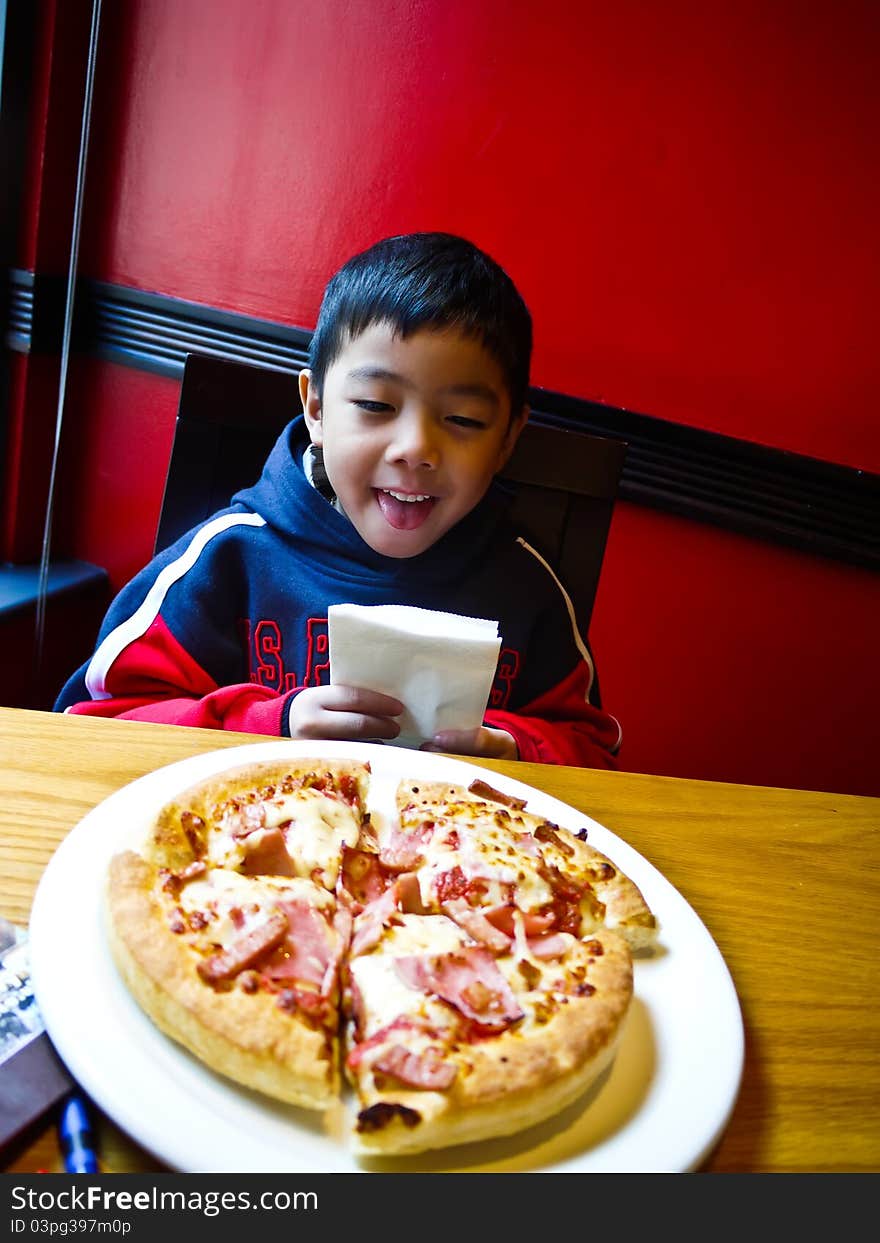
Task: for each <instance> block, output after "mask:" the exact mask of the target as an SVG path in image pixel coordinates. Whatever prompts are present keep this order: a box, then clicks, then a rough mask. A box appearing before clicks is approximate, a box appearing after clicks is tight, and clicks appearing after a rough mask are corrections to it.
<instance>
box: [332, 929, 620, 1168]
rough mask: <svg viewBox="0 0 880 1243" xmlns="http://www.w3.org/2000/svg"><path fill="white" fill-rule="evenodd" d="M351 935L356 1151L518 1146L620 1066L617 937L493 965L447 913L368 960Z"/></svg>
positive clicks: (371, 949)
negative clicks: (507, 1139)
mask: <svg viewBox="0 0 880 1243" xmlns="http://www.w3.org/2000/svg"><path fill="white" fill-rule="evenodd" d="M359 918H363V916H360V917H359ZM355 925H356V928H355V939H354V940H353V942H352V952H351V956H350V958H349V962H348V984H347V990H346V992H347V997H346V1009H347V1012H348V1014H349V1021H348V1026H347V1029H346V1036H345V1046H344V1047H345V1072H346V1075H347V1076H348V1078H349V1080H350V1082H351V1083H352V1084H353V1085H354V1087H355V1090H356V1092H357V1096H358V1102H359V1110H358V1113H357V1120H356V1123H355V1130H354V1136H353V1147H354V1149H355V1150H356V1151H357V1152H359V1153H361V1154H374V1155H380V1154H381V1155H399V1154H405V1153H418V1152H422V1151H425V1150H426V1149H433V1148H440V1147H448V1146H450V1145H454V1144H463V1143H470V1142H473V1141H475V1140H482V1139H487V1138H492V1137H497V1136H504V1135H510V1134H513V1133H514V1132H518V1131H521V1130H523V1129H524V1128H526V1127H529V1126H532V1125H534V1124H536V1123H538V1122H541V1121H543V1120H544V1119H546V1118H548V1117H551V1116H552V1115H554V1114H556V1113H558V1112H559V1110H561V1109H563V1108H565V1107H566V1106H567V1105H568V1104H570V1103H571V1102H572V1101H574V1100H575V1099H576V1098H577V1097H578V1096H580V1095H581V1093H583V1092H584V1091H585V1090H586V1088H587V1087H588V1086H589V1085H590V1084H591V1083H592V1082H593V1081H594V1080H595V1079H596V1077H597V1076H598V1075H599V1074H600V1073H601V1072H602V1070H603V1069H604V1068H605V1067H606V1066H607V1065H608V1064H609V1062H610V1061H611V1059H612V1057H613V1055H614V1052H615V1050H616V1048H617V1045H618V1043H619V1039H620V1035H621V1032H622V1028H623V1021H624V1018H625V1016H626V1013H627V1009H628V1007H629V1003H630V999H631V997H632V963H631V959H630V954H629V950H628V948H627V945H626V943H625V942H624V941H623V940H622V939H621V938H620V937H619V936H617V934H615V933H613V932H609V931H607V930H602V931H601V932H600V933H598V934H597V935H596V936H594V937H592V938H590V940H589V941H587V942H584V941H581V940H579V939H578V938H576V937H574V936H572V935H570V934H558V935H557V936H556V937H555V939H554V943H553V945H552V946H551V945H549V944H545V945H544V946H542V951H541V955H540V956H538V955H537V954H536V953H533V952H532V951H531V950H530V949H529V948H528V946H527V945H525V944H517V945H512V944H508V946H507V947H506V949H505V950H504V952H503V953H496V952H493V951H492V950H490V949H489V948H488V946H486V945H484V944H482V943H481V942H479V941H476V940H474V938H473V937H471V936H470V935H469V934H468V933H467V932H466V931H465V930H464V928H463V927H462V926H461V924H460V923H459V922H457V921H455V920H453V919H451V918H449V917H448V916H446V915H443V914H429V915H418V914H413V913H410V912H400V911H398V912H397V913H396V914H394V915H392V916H390V918H389V919H388V921H387V922H386V923H385V924H384V925H383V927H382V930H381V935H380V936H379V938H378V939H374V938H370V940H369V941H368V942H367V944H366V948H362V945H363V943H362V942H361V943H360V945H359V941H358V936H357V932H358V930H357V920H356V921H355ZM359 949H360V952H357V951H358V950H359Z"/></svg>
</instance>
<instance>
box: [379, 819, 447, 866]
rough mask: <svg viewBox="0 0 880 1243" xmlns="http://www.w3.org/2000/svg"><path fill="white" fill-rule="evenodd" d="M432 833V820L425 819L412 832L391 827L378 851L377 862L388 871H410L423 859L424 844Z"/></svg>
mask: <svg viewBox="0 0 880 1243" xmlns="http://www.w3.org/2000/svg"><path fill="white" fill-rule="evenodd" d="M433 833H434V822H433V820H425V821H424V822H423V823H422V824H420V825H419V827H418V828H417V829H415V830H414V831H412V832H407V831H405V830H404V829H397V828H395V829H392V831H391V836H390V838H389V840H388V841H387V842H386V843H385V845H384V846H383V847H382V849H381V850H380V851H379V862H380V863H381V864H382V866H383V867H385V868H387V869H388V871H389V872H411V871H412V870H413V869H414V868H416V867H418V865H419V864H420V863H421V862H422V861H423V859H424V857H425V846H426V845H427V843H428V842H429V841H430V840H431V837H432V835H433Z"/></svg>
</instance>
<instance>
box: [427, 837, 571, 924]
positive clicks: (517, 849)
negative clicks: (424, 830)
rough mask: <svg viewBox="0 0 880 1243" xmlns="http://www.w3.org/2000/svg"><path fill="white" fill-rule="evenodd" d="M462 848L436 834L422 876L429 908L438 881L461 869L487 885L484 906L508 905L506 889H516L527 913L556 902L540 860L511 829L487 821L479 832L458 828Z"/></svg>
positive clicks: (517, 899)
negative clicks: (541, 868)
mask: <svg viewBox="0 0 880 1243" xmlns="http://www.w3.org/2000/svg"><path fill="white" fill-rule="evenodd" d="M454 828H455V831H456V834H457V836H458V847H457V848H453V847H452V846H451V845H450V843H449V841H448V839H447V837H446V835H445V833H444V834H441V833H436V834H435V835H434V838H432V840H431V842H430V845H429V847H428V857H427V859H426V866H425V868H424V869H423V871H422V873H421V875H420V888H421V893H422V901H423V902H424V903H425V904H426V905H427V904H428V902H429V900H430V893H431V890H432V888H433V887H434V886H435V885H436V880H437V878H438V877H439V876H440V875H442V874H443V873H444V872H449V871H451V870H452V869H453V868H454V867H460V868H461V870H462V872H463V873H464V875H465V876H466V877H467V878H468V879H469V880H477V879H479V880H483V881H485V882H486V888H485V893H484V897H483V898H482V902H481V905H484V906H497V905H499V904H500V903H502V902H505V901H507V892H508V891H507V889H506V886H508V885H514V886H516V904H517V906H518V907H519V908H520V909H521V910H523V911H537V910H540V909H541V907H544V906H546V905H547V904H548V903H549V902H552V901H553V890H552V888H551V887H550V885H549V884H548V883H547V881H546V880H544V879H543V877H542V876H541V875H540V874H539V872H538V864H539V862H540V861H539V860H538V859H536V858H533V857H532V856H531V855H529V854H527V853H526V852H525V851H524V850H523V849H522V847H521V846H520V845H519V842H518V841H517V835H516V834H515V833H513V832H512V831H511V830H510V829H509V828H507V827H505V826H502V825H499V824H496V823H495V822H494V821H493V820H486V821H483V822H482V823H480V824H479V825H478V826H477V827H476V828H473V829H471V828H468V827H464V826H462V825H459V824H455V825H454Z"/></svg>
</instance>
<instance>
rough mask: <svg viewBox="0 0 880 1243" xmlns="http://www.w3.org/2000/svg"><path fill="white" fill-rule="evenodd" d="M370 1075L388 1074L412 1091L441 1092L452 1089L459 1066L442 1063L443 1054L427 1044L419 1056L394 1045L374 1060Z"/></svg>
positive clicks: (400, 1045)
mask: <svg viewBox="0 0 880 1243" xmlns="http://www.w3.org/2000/svg"><path fill="white" fill-rule="evenodd" d="M372 1069H373V1073H374V1074H375V1073H376V1072H377V1071H378V1072H379V1073H380V1074H383V1075H391V1076H392V1077H393V1078H394V1079H398V1080H399V1081H400V1082H401V1083H405V1084H407V1085H408V1086H409V1087H411V1088H425V1089H428V1090H433V1091H436V1092H442V1091H443V1090H444V1089H445V1088H448V1087H450V1086H451V1084H452V1083H454V1081H455V1077H456V1075H457V1074H458V1067H457V1066H454V1065H453V1064H452V1062H444V1060H443V1051H442V1049H438V1048H437V1047H436V1046H435V1045H429V1046H428V1047H427V1048H426V1049H424V1050H422V1052H421V1053H411V1052H410V1050H409V1049H406V1048H404V1046H403V1045H402V1044H393V1045H392V1046H391V1047H390V1048H389V1049H386V1050H385V1051H384V1052H383V1053H381V1054H380V1055H379V1057H377V1058H376V1060H375V1062H374V1063H373V1067H372Z"/></svg>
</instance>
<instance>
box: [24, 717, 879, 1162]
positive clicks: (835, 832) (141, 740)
mask: <svg viewBox="0 0 880 1243" xmlns="http://www.w3.org/2000/svg"><path fill="white" fill-rule="evenodd" d="M255 741H259V739H256V738H255V737H254V736H253V735H246V734H233V733H221V732H215V731H212V730H197V729H188V728H182V727H177V726H166V725H146V724H140V723H133V722H127V721H105V720H99V719H94V718H85V717H71V716H60V715H53V714H50V713H40V712H28V711H23V710H18V709H12V708H0V914H2V915H4V916H6V918H7V919H11V920H13V921H14V922H17V923H20V924H25V923H26V922H27V919H28V914H29V911H30V906H31V901H32V898H33V895H34V891H35V889H36V886H37V882H38V881H39V879H40V876H41V874H42V871H43V869H44V867H45V865H46V863H47V862H48V860H49V858H50V856H51V854H52V852H53V851H54V849H55V848H56V847H57V846H58V844H59V842H60V841H61V840H62V838H63V837H64V836H65V834H66V833H67V832H68V831H69V830H70V829H71V828H73V826H74V825H75V824H76V823H77V822H78V821H79V820H80V819H81V817H82V816H83V815H84V814H85V813H86V812H87V811H89V810H90V809H91V808H92V807H94V806H95V805H96V804H97V803H99V802H101V800H103V799H104V798H106V797H107V796H108V795H109V794H111V793H112V792H113V791H114V790H117V789H119V787H120V786H123V785H125V784H127V783H128V782H129V781H132V780H134V779H135V778H136V777H139V776H142V775H143V774H144V773H147V772H150V771H151V770H153V769H155V768H158V767H161V766H162V765H164V764H169V763H172V762H173V761H175V760H180V759H184V758H185V757H187V756H190V755H195V754H197V753H199V752H203V751H209V750H214V749H216V748H219V747H231V746H238V745H241V744H242V743H252V742H255ZM481 763H484V764H485V767H487V768H492V769H495V770H496V771H498V772H503V773H507V774H509V775H511V776H515V777H516V778H517V779H518V780H521V781H524V782H526V783H527V784H529V785H533V786H536V787H539V788H540V789H542V790H545V791H547V792H548V793H549V794H552V795H553V796H555V797H556V798H559V799H561V800H563V801H564V802H566V803H569V804H571V805H572V806H574V807H577V808H579V809H580V810H582V811H584V812H585V813H587V814H588V815H590V816H592V817H593V818H594V819H595V820H597V821H599V823H601V824H603V825H605V826H606V827H607V828H608V829H610V830H611V831H612V832H614V833H616V834H617V835H618V836H619V837H621V838H623V839H624V840H626V841H627V842H629V843H630V844H631V845H632V846H633V847H634V848H635V849H636V850H637V851H639V852H640V853H641V854H642V855H644V856H645V857H646V858H647V859H649V860H650V861H651V862H652V863H653V864H654V865H655V866H656V867H657V868H659V870H660V871H661V872H662V873H663V875H664V876H665V877H666V878H667V879H668V880H669V881H670V882H671V883H672V884H673V885H674V886H675V887H676V888H677V889H678V890H679V891H680V892H681V893H682V894H683V896H684V897H685V898H686V899H687V901H688V902H689V903H690V904H691V906H692V907H693V908H694V909H695V910H696V912H697V913H698V914H699V916H700V918H701V919H702V920H703V922H704V923H705V924H706V926H707V928H708V929H709V931H710V932H711V934H712V936H713V937H714V938H715V941H716V942H717V944H718V947H719V949H720V950H721V952H722V954H723V955H724V958H725V960H726V962H727V964H728V967H729V968H730V972H731V975H732V977H733V980H734V983H735V984H736V988H737V992H738V994H739V998H740V1002H741V1005H742V1011H743V1018H744V1023H745V1032H746V1056H745V1069H744V1074H743V1082H742V1087H741V1090H740V1094H739V1097H738V1100H737V1104H736V1106H735V1108H734V1111H733V1115H732V1117H731V1120H730V1123H729V1125H728V1127H727V1129H726V1131H725V1133H724V1135H723V1137H722V1139H721V1141H720V1143H719V1144H718V1145H717V1147H716V1149H715V1151H714V1152H713V1154H712V1155H711V1156H710V1158H709V1159H708V1161H707V1162H706V1163H705V1166H704V1168H705V1169H707V1170H711V1171H832V1170H836V1171H877V1170H880V1005H878V997H880V989H878V975H880V972H878V965H877V964H878V944H880V799H871V798H859V797H854V796H850V795H842V794H820V793H809V792H804V791H799V790H781V789H767V788H762V787H757V786H738V785H722V784H715V783H711V782H702V781H682V780H678V779H673V778H668V777H651V776H643V775H638V774H632V773H607V772H595V771H592V770H588V769H579V768H562V767H556V766H549V765H538V764H524V763H518V764H512V763H502V762H500V761H481ZM101 1126H102V1134H101V1149H102V1154H103V1159H104V1162H105V1168H106V1169H107V1170H109V1171H125V1170H140V1171H149V1170H154V1171H158V1170H161V1169H162V1168H163V1167H161V1166H160V1165H157V1164H156V1162H155V1160H154V1159H153V1158H152V1157H150V1156H148V1155H147V1154H146V1153H144V1152H142V1151H141V1150H139V1149H138V1148H137V1147H135V1146H134V1145H133V1144H132V1143H131V1142H130V1141H128V1140H127V1139H126V1137H124V1136H122V1135H121V1134H120V1133H119V1132H117V1131H116V1130H115V1128H114V1127H113V1125H112V1124H111V1123H110V1122H109V1121H107V1120H104V1119H102V1121H101ZM6 1168H7V1169H8V1170H10V1171H13V1170H15V1171H20V1172H25V1171H34V1170H37V1169H48V1170H53V1169H60V1168H61V1166H60V1164H59V1157H58V1151H57V1143H56V1139H55V1135H54V1131H53V1130H52V1128H45V1129H44V1130H43V1132H42V1133H40V1134H37V1135H36V1137H34V1138H33V1142H32V1143H30V1144H29V1145H28V1146H27V1147H25V1148H24V1149H23V1150H22V1151H20V1152H19V1153H18V1154H17V1155H16V1157H15V1159H14V1160H13V1161H12V1162H11V1163H10V1164H9V1165H8V1166H7V1167H6Z"/></svg>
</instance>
